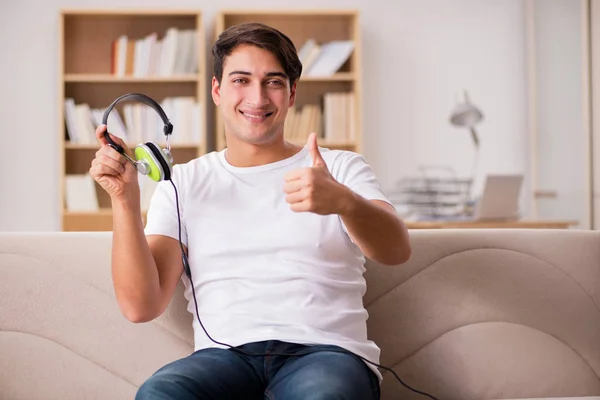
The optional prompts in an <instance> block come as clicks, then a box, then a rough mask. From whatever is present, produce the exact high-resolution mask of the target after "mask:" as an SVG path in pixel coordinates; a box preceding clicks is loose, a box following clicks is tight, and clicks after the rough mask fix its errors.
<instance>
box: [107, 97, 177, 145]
mask: <svg viewBox="0 0 600 400" xmlns="http://www.w3.org/2000/svg"><path fill="white" fill-rule="evenodd" d="M127 99H130V100H136V101H139V102H141V103H144V104H146V105H147V106H149V107H151V108H152V109H154V111H156V112H157V113H158V115H159V116H160V118H161V119H162V121H163V124H165V125H164V127H163V132H164V134H165V135H170V134H171V133H173V124H171V122H170V121H169V118H168V117H167V114H165V112H164V111H163V109H162V107H161V106H160V105H159V104H158V103H157V102H156V101H154V100H153V99H151V98H150V97H148V96H146V95H145V94H142V93H128V94H124V95H122V96H120V97H119V98H117V99H116V100H115V101H113V102H112V104H111V105H110V106H108V108H107V109H106V110H105V111H104V115H102V125H106V124H107V122H108V115H109V114H110V112H111V111H112V109H113V108H114V107H115V105H116V104H117V103H118V102H120V101H121V100H127ZM104 137H105V138H106V140H107V141H108V143H109V144H111V145H112V146H113V147H114V148H115V150H117V151H118V152H119V153H123V152H124V150H123V148H122V147H121V146H119V145H118V144H116V143H115V142H114V141H113V140H112V139H111V138H110V135H109V134H108V129H107V130H105V131H104Z"/></svg>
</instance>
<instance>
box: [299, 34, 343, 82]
mask: <svg viewBox="0 0 600 400" xmlns="http://www.w3.org/2000/svg"><path fill="white" fill-rule="evenodd" d="M353 51H354V42H353V41H351V40H334V41H332V42H329V43H325V44H323V45H322V46H321V51H320V53H319V57H318V58H317V59H316V60H315V61H314V63H313V64H312V65H311V66H310V68H309V69H308V71H307V72H306V75H307V76H331V75H333V74H335V73H336V72H337V71H338V70H339V69H340V68H341V67H342V65H344V63H345V62H346V61H348V58H350V55H351V54H352V52H353Z"/></svg>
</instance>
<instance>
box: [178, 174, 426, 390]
mask: <svg viewBox="0 0 600 400" xmlns="http://www.w3.org/2000/svg"><path fill="white" fill-rule="evenodd" d="M169 182H171V185H173V190H175V206H176V208H177V222H178V229H179V247H180V248H181V259H182V262H183V269H184V272H185V274H186V275H187V277H188V279H189V280H190V287H191V288H192V297H193V298H194V306H195V309H196V318H197V319H198V323H199V324H200V327H201V328H202V330H203V331H204V333H205V334H206V336H207V337H208V338H209V339H210V340H211V341H212V342H213V343H215V344H218V345H221V346H224V347H227V348H229V349H230V350H232V351H235V352H237V353H240V354H243V355H246V356H258V357H265V356H284V357H297V356H299V355H300V354H288V353H269V354H266V353H265V354H261V353H249V352H247V351H244V350H242V349H240V348H238V347H235V346H232V345H230V344H227V343H223V342H219V341H217V340H215V339H213V338H212V336H210V334H209V333H208V331H207V330H206V328H205V327H204V324H203V323H202V320H201V319H200V313H199V312H198V301H197V300H196V290H195V288H194V282H193V281H192V270H191V268H190V264H189V262H188V258H187V254H186V252H185V249H184V248H183V242H182V240H181V214H180V211H179V194H178V193H177V187H175V183H174V182H173V180H172V179H169ZM327 351H332V352H335V353H343V354H350V355H352V356H354V357H358V358H360V359H362V360H363V361H365V362H368V363H369V364H372V365H374V366H376V367H379V368H382V369H384V370H386V371H388V372H391V373H392V374H393V375H394V376H395V377H396V379H397V380H398V382H400V383H401V384H402V385H403V386H404V387H406V388H407V389H409V390H411V391H413V392H415V393H418V394H420V395H423V396H426V397H429V398H430V399H432V400H438V399H437V398H436V397H434V396H432V395H430V394H429V393H425V392H422V391H420V390H418V389H415V388H413V387H411V386H409V385H408V384H406V383H405V382H404V381H403V380H402V379H400V377H399V376H398V374H396V372H395V371H394V370H393V369H392V368H389V367H386V366H383V365H380V364H377V363H374V362H373V361H371V360H368V359H366V358H365V357H363V356H361V355H359V354H355V353H353V352H351V351H349V350H346V349H342V350H327Z"/></svg>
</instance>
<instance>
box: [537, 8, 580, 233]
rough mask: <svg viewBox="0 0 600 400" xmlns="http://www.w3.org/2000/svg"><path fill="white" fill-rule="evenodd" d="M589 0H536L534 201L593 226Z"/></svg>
mask: <svg viewBox="0 0 600 400" xmlns="http://www.w3.org/2000/svg"><path fill="white" fill-rule="evenodd" d="M586 3H587V1H586V0H583V1H573V0H531V3H530V6H531V8H530V10H531V19H530V20H529V23H530V24H531V28H532V32H533V36H532V50H531V55H532V56H534V57H533V58H532V63H531V67H532V71H533V72H534V75H533V79H532V80H531V83H532V86H531V87H532V88H533V91H532V94H533V95H534V96H533V97H532V100H533V103H532V110H534V112H533V114H532V115H533V118H532V122H534V123H533V131H532V139H533V141H532V142H533V145H532V148H531V149H532V150H533V151H532V160H533V163H532V170H531V178H532V185H533V188H534V191H537V190H540V191H543V192H545V193H547V194H551V195H550V196H549V195H546V196H540V197H538V198H537V199H536V200H535V203H534V204H532V211H533V212H534V213H535V214H534V215H536V216H537V217H538V218H541V219H569V220H573V221H579V225H578V226H577V227H578V228H581V229H589V228H590V219H591V217H590V213H591V209H592V204H591V198H592V196H591V187H590V186H591V158H590V154H589V149H590V131H589V114H590V113H589V109H588V107H589V88H590V85H589V79H588V70H587V68H588V65H589V64H588V63H589V54H588V49H587V48H586V46H587V45H588V44H589V41H588V39H587V36H588V33H587V29H588V25H587V18H588V12H587V11H586Z"/></svg>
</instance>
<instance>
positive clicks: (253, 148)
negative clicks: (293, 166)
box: [225, 138, 302, 168]
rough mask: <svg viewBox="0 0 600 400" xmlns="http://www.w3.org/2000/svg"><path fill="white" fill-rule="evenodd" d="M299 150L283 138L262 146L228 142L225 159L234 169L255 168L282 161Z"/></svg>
mask: <svg viewBox="0 0 600 400" xmlns="http://www.w3.org/2000/svg"><path fill="white" fill-rule="evenodd" d="M301 149H302V146H299V145H295V144H292V143H289V142H286V141H285V140H283V138H279V139H277V140H275V141H273V142H271V143H264V144H251V143H245V142H242V141H239V140H228V143H227V151H226V152H225V158H226V159H227V162H228V163H229V164H231V165H233V166H234V167H242V168H243V167H256V166H259V165H266V164H270V163H274V162H277V161H281V160H284V159H286V158H289V157H291V156H293V155H294V154H296V153H298V152H299V151H300V150H301Z"/></svg>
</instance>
